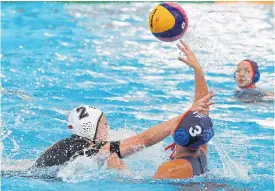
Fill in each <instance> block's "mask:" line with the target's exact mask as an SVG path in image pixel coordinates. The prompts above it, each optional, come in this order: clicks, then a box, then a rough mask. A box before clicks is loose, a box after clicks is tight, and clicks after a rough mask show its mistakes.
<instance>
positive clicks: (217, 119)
mask: <svg viewBox="0 0 275 191" xmlns="http://www.w3.org/2000/svg"><path fill="white" fill-rule="evenodd" d="M155 5H156V3H155V2H139V3H137V2H128V3H118V2H117V3H115V2H113V3H88V4H81V3H54V2H24V3H23V2H12V3H11V2H9V3H8V2H3V3H1V76H0V77H1V78H0V79H1V118H2V119H1V129H2V131H1V151H2V159H1V160H2V165H1V166H2V182H1V183H2V190H6V191H12V190H16V191H18V190H24V191H27V190H37V191H40V190H41V191H42V190H43V191H46V190H51V191H55V190H104V191H108V190H112V191H113V190H122V189H123V190H131V191H134V190H144V191H146V190H148V191H149V190H150V191H151V190H240V189H243V190H273V187H274V182H273V180H274V102H259V103H242V102H239V101H238V100H236V99H234V96H233V94H234V90H235V89H236V85H235V83H234V79H233V72H234V70H235V67H236V64H237V63H238V62H239V61H240V60H242V59H245V58H250V59H252V60H256V61H257V62H258V63H259V65H260V71H261V80H260V82H259V87H262V88H263V89H267V90H271V91H274V65H273V60H274V46H273V44H274V34H273V31H274V7H273V5H259V4H211V3H204V4H195V3H193V4H192V3H191V4H190V3H189V4H188V3H180V5H181V6H182V7H183V8H184V9H185V10H186V12H187V14H188V17H189V22H190V23H189V28H188V31H187V33H186V34H185V36H184V38H183V39H184V40H185V41H186V42H187V43H188V44H189V45H190V47H191V48H192V49H193V50H194V51H195V53H196V55H197V57H198V59H199V61H200V63H201V65H202V66H203V68H204V71H205V76H206V79H207V83H208V86H209V89H211V90H213V91H214V92H215V93H216V96H215V98H214V102H215V105H214V106H213V107H212V110H211V117H212V118H213V123H214V126H215V132H216V134H215V137H214V138H213V139H212V140H211V141H210V143H209V169H210V172H209V174H208V176H207V178H204V177H196V178H193V179H189V180H173V181H171V180H167V181H156V180H152V179H151V177H152V176H153V174H154V172H155V171H156V169H157V167H158V166H159V165H160V164H161V163H162V162H164V161H166V160H167V159H168V156H169V154H170V152H165V151H164V147H165V146H167V145H169V144H170V143H171V142H172V139H171V138H170V137H169V138H167V139H165V140H164V141H162V142H160V143H158V144H157V145H155V146H153V147H150V148H148V149H146V150H144V151H142V152H139V153H137V154H134V155H132V156H130V157H128V158H126V159H125V160H124V161H125V162H126V163H127V164H128V166H129V169H130V171H129V172H125V173H122V172H115V171H112V170H107V169H105V168H103V169H100V170H98V169H97V168H95V165H94V163H95V162H94V160H93V159H87V158H80V159H78V160H76V161H73V162H72V163H70V164H69V165H68V166H66V167H63V168H61V169H59V170H58V172H57V174H54V177H55V178H53V177H52V175H53V174H52V172H51V170H50V169H49V171H48V172H38V175H34V174H28V173H25V174H24V176H22V175H17V176H16V175H7V173H6V172H5V169H15V170H16V169H17V170H18V169H20V168H21V169H22V168H27V166H28V165H29V166H30V164H32V163H33V162H34V161H35V159H36V158H37V157H39V156H40V155H41V154H42V152H43V151H44V150H45V149H46V148H47V147H49V146H50V145H51V144H53V143H55V142H56V141H58V140H60V139H63V138H65V137H68V136H70V132H69V130H68V129H67V128H66V115H67V114H68V112H69V111H70V110H71V109H72V108H74V107H76V106H79V105H81V104H88V105H93V106H95V107H98V108H100V109H102V110H103V111H104V113H105V114H106V116H107V119H108V121H109V124H110V126H111V129H112V130H111V136H110V139H114V140H115V139H122V138H125V137H129V136H131V135H134V134H136V133H138V132H141V131H143V130H145V129H147V128H149V127H151V126H153V125H155V124H157V123H160V122H162V121H164V120H168V119H170V118H172V117H174V116H176V115H179V114H180V113H182V112H184V111H186V110H187V109H188V108H189V107H190V106H191V104H192V100H193V96H194V81H193V72H192V70H191V69H190V68H188V67H187V66H186V65H185V64H183V63H181V62H179V61H178V60H177V56H178V53H179V51H178V50H177V48H176V42H173V43H165V42H160V41H158V40H157V39H156V38H155V37H154V36H153V35H152V34H151V33H150V30H149V28H148V16H149V12H150V10H151V9H152V8H153V7H154V6H155Z"/></svg>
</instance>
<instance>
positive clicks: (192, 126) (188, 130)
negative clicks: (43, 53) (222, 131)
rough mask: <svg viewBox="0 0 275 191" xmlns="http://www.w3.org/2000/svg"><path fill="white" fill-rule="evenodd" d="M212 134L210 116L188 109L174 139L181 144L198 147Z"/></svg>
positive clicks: (191, 147) (192, 147)
mask: <svg viewBox="0 0 275 191" xmlns="http://www.w3.org/2000/svg"><path fill="white" fill-rule="evenodd" d="M213 136H214V129H213V124H212V122H211V118H210V117H208V116H206V115H201V114H199V113H197V112H192V111H188V112H187V113H186V114H185V115H184V116H183V118H182V119H181V121H180V123H179V126H178V129H177V130H176V132H175V134H174V140H175V142H176V143H177V144H179V145H181V146H185V147H188V148H190V149H198V148H199V147H200V146H201V145H203V144H206V143H207V142H208V141H209V140H210V139H211V138H212V137H213Z"/></svg>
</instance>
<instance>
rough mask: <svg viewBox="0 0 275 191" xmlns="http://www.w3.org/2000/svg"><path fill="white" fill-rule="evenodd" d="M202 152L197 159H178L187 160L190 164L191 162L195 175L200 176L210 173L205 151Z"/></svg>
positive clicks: (188, 157) (184, 157)
mask: <svg viewBox="0 0 275 191" xmlns="http://www.w3.org/2000/svg"><path fill="white" fill-rule="evenodd" d="M200 152H201V155H200V156H198V157H196V158H195V157H191V156H183V157H179V158H176V159H185V160H187V161H188V162H190V164H191V166H192V168H193V175H194V176H199V175H201V174H204V173H205V172H207V171H208V169H207V158H206V154H205V153H204V152H203V151H200Z"/></svg>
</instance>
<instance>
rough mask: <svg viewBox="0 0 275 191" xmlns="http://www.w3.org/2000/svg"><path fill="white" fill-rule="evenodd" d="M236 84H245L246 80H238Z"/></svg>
mask: <svg viewBox="0 0 275 191" xmlns="http://www.w3.org/2000/svg"><path fill="white" fill-rule="evenodd" d="M238 83H239V84H244V83H246V80H243V79H240V80H238Z"/></svg>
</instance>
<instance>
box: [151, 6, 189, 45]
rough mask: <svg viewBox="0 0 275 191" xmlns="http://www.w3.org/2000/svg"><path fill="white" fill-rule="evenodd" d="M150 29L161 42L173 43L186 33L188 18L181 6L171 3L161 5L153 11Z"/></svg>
mask: <svg viewBox="0 0 275 191" xmlns="http://www.w3.org/2000/svg"><path fill="white" fill-rule="evenodd" d="M149 27H150V30H151V32H152V34H153V35H154V36H155V37H156V38H158V39H159V40H162V41H165V42H172V41H175V40H178V39H180V38H181V37H182V36H183V34H184V33H185V32H186V30H187V27H188V17H187V14H186V13H185V11H184V10H183V9H182V8H181V6H179V5H177V4H175V3H171V2H167V3H161V4H159V5H157V6H156V7H155V8H154V9H153V10H152V11H151V13H150V16H149Z"/></svg>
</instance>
